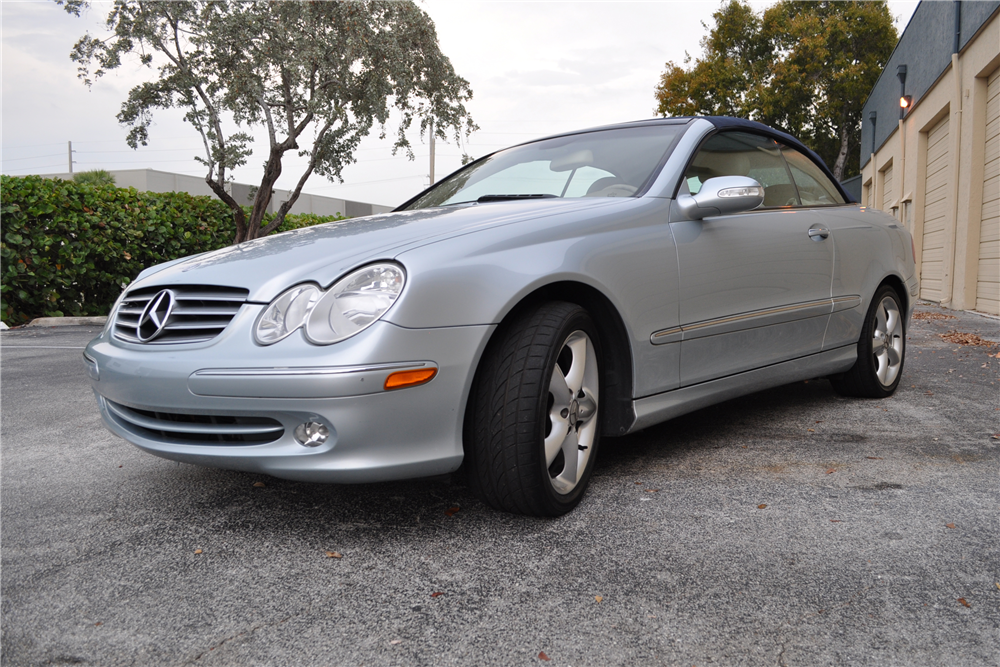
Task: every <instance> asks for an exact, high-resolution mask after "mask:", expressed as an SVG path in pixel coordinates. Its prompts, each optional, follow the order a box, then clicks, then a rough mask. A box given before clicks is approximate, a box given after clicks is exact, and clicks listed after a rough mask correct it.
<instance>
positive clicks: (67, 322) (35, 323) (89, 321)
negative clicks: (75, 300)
mask: <svg viewBox="0 0 1000 667" xmlns="http://www.w3.org/2000/svg"><path fill="white" fill-rule="evenodd" d="M107 321H108V318H107V316H106V315H102V316H97V317H36V318H35V319H33V320H31V321H30V322H28V323H27V324H26V325H25V326H27V327H75V326H81V325H91V326H94V325H96V326H102V327H103V326H104V325H105V323H107Z"/></svg>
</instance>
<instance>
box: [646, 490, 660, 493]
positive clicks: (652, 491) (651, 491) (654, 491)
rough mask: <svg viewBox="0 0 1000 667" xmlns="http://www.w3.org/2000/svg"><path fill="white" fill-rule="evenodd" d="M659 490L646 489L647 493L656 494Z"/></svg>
mask: <svg viewBox="0 0 1000 667" xmlns="http://www.w3.org/2000/svg"><path fill="white" fill-rule="evenodd" d="M657 491H659V489H646V493H656V492H657Z"/></svg>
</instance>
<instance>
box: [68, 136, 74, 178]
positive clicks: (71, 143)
mask: <svg viewBox="0 0 1000 667" xmlns="http://www.w3.org/2000/svg"><path fill="white" fill-rule="evenodd" d="M66 143H67V144H69V152H68V153H67V154H66V156H67V159H68V160H69V173H71V174H72V173H73V142H72V141H67V142H66Z"/></svg>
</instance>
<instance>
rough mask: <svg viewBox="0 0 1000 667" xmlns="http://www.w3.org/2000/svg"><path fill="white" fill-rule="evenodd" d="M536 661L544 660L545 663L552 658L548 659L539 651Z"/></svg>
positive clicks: (543, 652)
mask: <svg viewBox="0 0 1000 667" xmlns="http://www.w3.org/2000/svg"><path fill="white" fill-rule="evenodd" d="M538 659H539V660H545V661H546V662H547V661H549V660H551V659H552V658H550V657H549V656H547V655H545V651H539V652H538Z"/></svg>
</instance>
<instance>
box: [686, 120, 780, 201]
mask: <svg viewBox="0 0 1000 667" xmlns="http://www.w3.org/2000/svg"><path fill="white" fill-rule="evenodd" d="M783 148H784V147H783V146H782V145H781V144H779V143H777V142H776V141H774V140H773V139H768V138H767V137H762V136H759V135H756V134H750V133H749V132H724V133H721V134H717V135H715V136H714V137H711V138H710V139H709V140H708V141H706V142H705V143H704V144H702V146H701V148H700V149H699V150H698V153H697V154H696V155H695V156H694V160H692V161H691V166H690V167H688V170H687V173H686V174H685V175H684V178H685V181H686V182H687V186H688V190H689V191H690V192H691V194H697V193H698V192H699V191H700V190H701V186H702V184H703V183H704V182H705V181H707V180H708V179H710V178H715V177H717V176H749V177H750V178H752V179H754V180H755V181H757V182H758V183H760V184H761V185H763V186H764V206H765V207H771V206H798V205H799V196H798V193H797V192H796V190H795V185H794V183H792V179H791V176H789V173H788V168H787V167H786V166H785V161H784V160H783V159H782V157H781V152H782V149H783Z"/></svg>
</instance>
